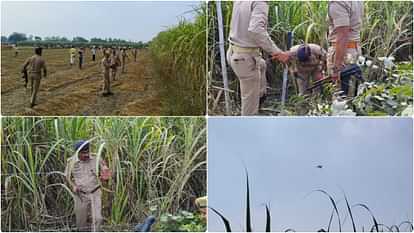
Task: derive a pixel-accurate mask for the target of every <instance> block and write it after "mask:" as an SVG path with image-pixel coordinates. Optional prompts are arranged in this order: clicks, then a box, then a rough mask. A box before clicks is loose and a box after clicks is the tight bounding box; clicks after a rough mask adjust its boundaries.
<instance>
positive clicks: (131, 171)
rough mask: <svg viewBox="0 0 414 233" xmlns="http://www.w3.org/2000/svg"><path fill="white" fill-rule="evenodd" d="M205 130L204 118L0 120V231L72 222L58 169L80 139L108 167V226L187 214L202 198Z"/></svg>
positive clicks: (105, 197) (68, 198) (47, 227)
mask: <svg viewBox="0 0 414 233" xmlns="http://www.w3.org/2000/svg"><path fill="white" fill-rule="evenodd" d="M205 131H206V129H205V119H203V118H57V119H53V118H3V120H2V131H1V133H2V134H1V136H2V137H1V142H2V143H1V145H2V146H1V152H2V156H1V172H2V176H1V183H2V198H1V201H2V214H1V230H2V231H21V230H24V231H38V230H49V231H50V230H58V229H59V230H62V231H64V230H70V229H71V227H74V219H73V218H74V214H73V198H72V193H71V191H70V188H69V187H67V186H66V184H65V181H64V174H63V171H64V169H65V166H66V161H67V159H68V158H69V157H71V156H72V155H73V154H74V152H75V151H74V150H73V143H74V142H75V141H76V140H79V139H91V152H93V153H96V156H97V157H98V158H101V159H104V160H105V161H107V163H108V165H109V167H110V169H111V170H112V171H113V177H112V179H111V180H110V181H109V182H108V183H107V184H104V185H103V187H104V189H103V190H104V192H103V193H104V194H103V216H104V218H105V222H104V225H106V228H104V229H106V230H107V231H111V230H131V229H130V226H129V225H131V224H134V223H137V222H140V221H142V220H143V218H144V217H146V216H148V215H150V214H151V215H155V216H160V215H161V214H165V213H176V212H178V211H179V210H189V211H192V210H194V209H195V206H194V204H193V200H194V198H196V197H199V196H203V195H206V133H205ZM112 226H113V227H112ZM116 226H125V227H121V228H115V227H116Z"/></svg>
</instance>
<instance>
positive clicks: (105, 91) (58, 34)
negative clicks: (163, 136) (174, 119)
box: [1, 2, 206, 116]
mask: <svg viewBox="0 0 414 233" xmlns="http://www.w3.org/2000/svg"><path fill="white" fill-rule="evenodd" d="M71 7H73V8H76V9H80V10H79V11H75V12H74V13H73V15H71V16H70V17H75V18H79V19H80V20H81V21H82V25H81V26H80V25H77V26H74V27H72V26H71V24H70V21H67V20H64V21H66V22H62V23H61V24H68V25H67V28H65V27H59V28H57V29H54V27H55V25H54V24H53V20H51V21H49V22H47V23H45V21H46V19H43V18H42V17H35V15H37V13H36V10H37V9H41V8H44V9H42V11H41V12H40V13H42V12H46V11H47V10H49V11H56V12H55V13H53V14H51V15H50V16H48V18H52V17H53V15H55V14H67V13H65V11H64V9H65V8H71ZM113 7H115V8H113ZM140 9H146V10H145V11H147V13H146V14H145V15H144V14H141V16H140V17H142V18H144V17H148V16H151V17H152V18H153V19H154V20H153V22H152V23H150V24H149V25H148V26H144V27H141V26H140V27H137V29H133V26H132V22H133V20H132V19H133V18H134V17H135V16H134V12H136V11H139V10H140ZM111 10H113V11H116V12H118V14H119V15H120V16H121V15H122V17H114V16H112V17H111V24H109V26H106V24H105V22H104V21H99V20H96V19H95V18H94V17H90V15H95V14H101V13H100V12H111ZM2 12H3V16H2V17H5V19H4V20H2V40H1V97H2V98H1V104H2V114H3V115H8V116H70V115H76V116H118V115H121V116H160V115H162V116H164V115H177V116H179V115H203V114H205V112H206V110H205V98H206V95H205V93H206V89H205V88H206V86H205V54H206V51H205V41H206V35H205V27H206V24H205V22H206V21H205V20H206V19H205V6H204V5H203V3H202V2H171V3H162V2H158V3H150V2H133V3H119V4H115V5H114V4H113V2H109V3H105V2H95V3H90V2H89V3H88V2H77V3H76V2H72V3H70V2H67V3H53V2H32V3H30V4H26V5H25V3H22V2H5V3H3V4H2ZM28 12H30V13H28ZM124 12H126V13H124ZM166 12H171V13H170V14H167V15H166V14H165V13H166ZM40 13H39V14H40ZM45 15H47V14H45ZM147 15H148V16H147ZM43 17H46V16H43ZM16 18H18V20H17V19H16ZM16 20H17V21H16ZM19 21H21V23H19ZM60 21H62V20H60ZM60 21H59V22H60ZM21 24H24V25H23V26H22V25H21ZM118 35H120V36H118ZM193 53H196V54H197V56H191V54H193ZM184 54H187V55H186V56H182V55H184ZM36 56H38V57H40V58H39V59H36V62H37V63H36V66H32V63H34V61H35V59H34V57H36ZM33 67H36V68H33ZM33 77H34V78H33ZM33 80H34V81H33Z"/></svg>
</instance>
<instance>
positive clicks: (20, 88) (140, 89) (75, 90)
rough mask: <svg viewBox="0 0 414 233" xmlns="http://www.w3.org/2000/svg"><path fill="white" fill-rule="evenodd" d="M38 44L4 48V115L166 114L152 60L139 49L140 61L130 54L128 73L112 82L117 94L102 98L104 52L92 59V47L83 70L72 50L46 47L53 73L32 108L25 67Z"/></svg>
mask: <svg viewBox="0 0 414 233" xmlns="http://www.w3.org/2000/svg"><path fill="white" fill-rule="evenodd" d="M32 54H33V49H32V48H29V47H27V48H20V49H19V55H18V56H17V57H14V50H12V49H2V54H1V61H2V63H1V97H2V98H1V104H2V114H3V115H35V116H36V115H40V116H47V115H79V116H82V115H103V116H105V115H162V114H161V113H162V112H161V103H160V100H159V96H158V92H157V89H156V87H155V86H154V79H152V70H151V59H150V56H149V52H148V51H147V50H145V49H142V50H139V52H138V58H137V62H134V59H133V56H132V54H129V61H128V64H127V66H126V67H127V72H126V73H125V74H120V72H119V71H120V70H119V69H118V75H120V76H119V78H118V79H117V80H116V81H115V82H112V83H111V85H112V90H113V92H114V93H115V94H114V95H113V96H110V97H102V96H101V95H100V92H101V90H102V85H103V76H102V72H101V68H100V60H101V59H102V54H100V53H99V52H98V53H97V60H96V62H93V61H92V58H91V55H90V51H89V50H87V51H86V54H85V55H84V56H85V58H84V59H85V61H84V67H83V69H82V70H79V68H78V67H77V66H76V64H77V61H76V64H75V65H74V66H73V67H70V65H69V50H68V49H44V51H43V57H44V59H45V61H46V64H47V68H48V76H47V77H46V78H43V79H42V81H41V84H40V90H39V93H38V100H37V105H36V106H35V107H34V108H32V109H31V108H29V100H30V88H27V89H26V88H25V87H24V81H23V79H21V73H20V72H21V69H22V65H23V63H24V61H25V60H26V59H27V58H28V57H30V56H32Z"/></svg>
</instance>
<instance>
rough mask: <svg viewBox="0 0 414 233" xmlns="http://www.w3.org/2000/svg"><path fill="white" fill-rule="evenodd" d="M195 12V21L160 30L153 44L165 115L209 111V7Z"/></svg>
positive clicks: (151, 48) (151, 49)
mask: <svg viewBox="0 0 414 233" xmlns="http://www.w3.org/2000/svg"><path fill="white" fill-rule="evenodd" d="M194 11H196V15H197V17H196V19H195V21H194V22H187V21H184V20H183V21H181V22H180V23H179V24H178V25H177V26H174V27H171V28H169V29H167V30H166V31H163V32H160V33H159V34H158V35H157V36H156V37H155V38H154V39H153V40H152V41H151V44H150V47H149V48H150V51H151V53H152V57H153V61H154V76H155V78H156V80H157V81H158V84H159V85H158V86H159V87H160V92H161V95H160V97H161V100H162V103H163V108H164V112H165V115H176V116H177V115H187V116H188V115H204V114H205V95H206V85H205V74H206V68H205V63H206V47H205V44H206V8H205V6H204V5H201V6H200V7H199V8H198V9H194Z"/></svg>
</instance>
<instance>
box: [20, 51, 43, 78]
mask: <svg viewBox="0 0 414 233" xmlns="http://www.w3.org/2000/svg"><path fill="white" fill-rule="evenodd" d="M23 70H27V71H28V72H29V73H36V74H41V73H42V70H43V71H44V76H45V77H46V75H47V69H46V62H45V60H44V59H43V58H42V57H41V56H39V55H37V54H36V55H33V56H32V57H30V58H29V59H27V60H26V62H25V63H24V65H23Z"/></svg>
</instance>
